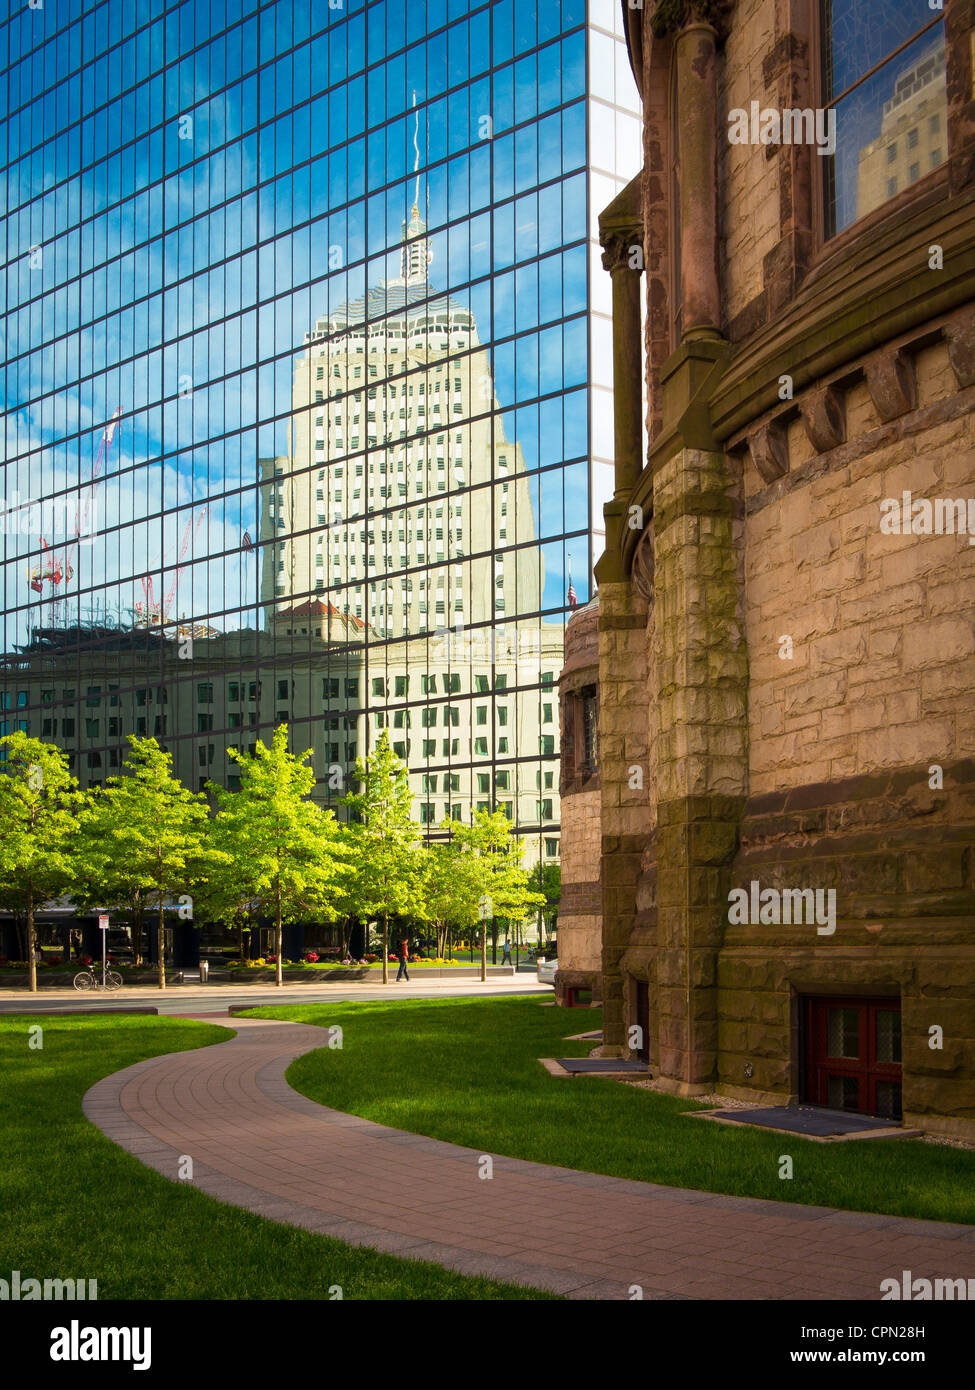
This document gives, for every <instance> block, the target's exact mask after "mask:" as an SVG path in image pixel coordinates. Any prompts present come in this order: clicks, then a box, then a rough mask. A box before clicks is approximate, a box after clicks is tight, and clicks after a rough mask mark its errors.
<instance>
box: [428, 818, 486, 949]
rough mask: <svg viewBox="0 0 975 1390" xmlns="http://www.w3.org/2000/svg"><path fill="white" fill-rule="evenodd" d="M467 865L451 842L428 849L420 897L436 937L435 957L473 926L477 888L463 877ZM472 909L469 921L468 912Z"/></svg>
mask: <svg viewBox="0 0 975 1390" xmlns="http://www.w3.org/2000/svg"><path fill="white" fill-rule="evenodd" d="M467 867H468V865H467V861H466V859H464V858H462V856H461V852H460V847H459V845H458V844H457V843H456V842H455V841H448V842H447V843H446V844H435V845H431V846H430V849H429V857H428V859H427V862H426V870H427V872H426V879H425V888H424V896H425V898H426V910H427V914H428V916H429V919H430V922H431V923H432V925H433V929H434V931H435V933H436V937H437V955H438V957H441V958H442V957H444V956H446V954H447V947H448V943H449V942H450V941H451V939H452V937H453V934H454V933H455V932H456V931H457V930H458V929H459V928H460V927H462V926H464V925H470V926H473V925H474V924H476V922H477V912H476V903H477V897H478V894H477V888H476V885H475V884H474V883H473V881H469V879H470V875H469V874H467V873H466V870H467ZM472 902H473V903H474V905H475V911H474V914H473V917H471V914H470V911H469V908H470V905H471V903H472Z"/></svg>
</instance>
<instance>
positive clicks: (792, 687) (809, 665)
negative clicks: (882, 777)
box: [745, 344, 975, 795]
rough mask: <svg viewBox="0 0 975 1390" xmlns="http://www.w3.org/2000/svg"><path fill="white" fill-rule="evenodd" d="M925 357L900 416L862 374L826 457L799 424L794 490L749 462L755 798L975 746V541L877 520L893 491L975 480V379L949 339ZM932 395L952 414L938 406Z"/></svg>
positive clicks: (924, 491)
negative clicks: (960, 368) (960, 385)
mask: <svg viewBox="0 0 975 1390" xmlns="http://www.w3.org/2000/svg"><path fill="white" fill-rule="evenodd" d="M916 365H917V383H918V407H917V410H915V411H912V412H910V413H909V414H906V415H904V416H901V417H900V418H899V419H898V420H895V421H893V422H890V423H888V424H884V423H883V421H881V419H880V417H879V416H878V415H877V412H876V409H875V407H874V406H873V404H872V402H871V399H870V396H869V393H868V391H867V389H866V387H865V386H858V387H855V388H854V389H853V390H851V391H850V393H849V394H848V397H847V402H846V410H847V437H848V440H849V442H848V443H847V444H843V445H841V446H840V447H839V448H837V449H834V450H832V451H831V452H830V453H827V454H823V455H821V456H819V457H818V458H816V457H815V456H814V454H813V449H812V446H811V445H810V444H809V441H808V439H807V437H806V435H805V432H804V431H803V430H802V427H801V424H798V425H797V426H795V427H794V428H793V431H792V432H791V436H790V440H789V444H790V451H792V452H791V465H790V474H789V482H790V483H791V484H792V486H791V487H790V489H789V490H788V491H786V490H784V489H783V488H782V486H781V485H779V484H773V486H771V487H766V486H765V485H764V484H763V483H762V480H761V479H760V478H759V477H758V474H757V473H756V472H755V471H754V469H753V468H752V466H751V463H750V462H747V463H746V468H745V488H746V497H747V508H748V520H747V559H746V600H747V624H748V645H749V657H750V665H751V687H750V704H749V718H750V726H751V758H750V769H749V771H750V791H751V793H752V795H758V794H761V793H763V792H770V791H776V790H782V789H784V788H786V787H789V786H793V785H795V784H797V783H810V782H823V781H827V780H831V779H834V778H843V777H850V776H855V775H857V774H872V773H874V772H877V771H878V770H881V769H888V768H902V767H910V766H915V765H917V766H920V765H921V764H922V763H934V762H937V763H941V764H944V765H948V764H950V763H952V762H954V761H955V760H957V759H959V758H965V757H971V756H973V755H975V546H970V545H969V544H968V543H967V541H968V538H967V536H950V535H949V536H915V535H906V536H905V535H884V534H882V533H881V530H880V521H881V502H882V501H883V499H885V498H897V499H900V498H901V495H902V493H903V492H904V491H905V490H908V491H910V492H911V493H912V494H913V495H914V496H915V497H928V498H933V497H960V496H965V497H967V496H970V495H971V494H972V488H973V484H975V388H968V390H967V391H965V392H958V389H957V384H956V382H955V380H954V377H953V375H952V372H951V370H950V367H949V365H948V359H947V352H946V349H945V347H944V345H943V344H939V345H938V346H936V347H934V348H931V349H929V350H927V351H925V352H923V353H922V354H920V355H919V357H918V358H917V359H916ZM938 403H947V404H950V406H951V416H952V418H948V419H945V420H942V421H937V420H932V419H931V418H930V417H931V415H932V413H933V412H935V411H936V407H937V405H938ZM804 467H805V476H803V469H804ZM784 576H788V580H787V582H785V581H784ZM783 637H790V638H791V639H792V653H793V654H792V656H791V657H786V658H783V657H780V655H779V650H780V645H781V643H780V639H781V638H783Z"/></svg>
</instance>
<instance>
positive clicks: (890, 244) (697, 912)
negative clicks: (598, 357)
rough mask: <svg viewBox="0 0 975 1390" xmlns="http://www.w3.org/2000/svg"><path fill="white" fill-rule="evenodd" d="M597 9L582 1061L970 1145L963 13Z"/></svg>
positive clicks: (847, 6) (972, 740)
mask: <svg viewBox="0 0 975 1390" xmlns="http://www.w3.org/2000/svg"><path fill="white" fill-rule="evenodd" d="M622 4H623V9H624V13H625V16H626V23H627V29H628V40H629V46H630V57H631V62H632V65H633V70H634V74H635V76H636V79H637V84H638V87H639V89H640V93H641V97H642V101H643V117H644V156H645V162H644V168H643V171H642V174H641V176H640V177H639V178H637V179H635V180H634V181H633V182H632V183H631V184H630V185H629V186H628V187H627V188H626V189H625V190H624V192H623V193H622V194H620V195H619V196H618V197H617V198H616V200H615V201H614V202H613V203H612V204H611V205H610V206H609V207H608V208H606V209H605V210H604V212H603V214H602V217H601V219H600V228H601V240H602V244H603V247H604V251H605V254H604V265H605V266H606V269H607V270H608V271H609V272H610V274H611V276H612V283H613V308H614V373H615V402H616V403H615V411H616V419H615V468H616V484H615V495H614V497H613V500H612V502H611V503H609V504H608V506H607V507H606V512H605V514H606V528H607V544H606V552H605V554H604V555H603V557H602V558H601V560H600V562H599V564H598V566H597V578H598V582H599V604H598V679H593V677H592V673H591V671H590V672H589V673H587V672H586V671H585V670H582V669H581V668H579V671H580V672H581V674H578V675H574V674H573V672H572V670H571V669H569V670H568V672H567V675H566V677H564V678H563V687H562V689H563V698H564V700H567V701H569V702H570V703H571V702H574V703H575V706H576V709H577V712H578V711H579V710H581V705H580V701H581V700H582V698H583V696H582V692H583V687H585V688H586V690H587V691H588V695H589V697H590V698H595V697H596V696H597V687H598V775H596V776H592V777H591V778H590V781H589V782H588V784H587V785H586V786H585V788H584V782H585V777H586V776H588V775H589V774H588V773H587V772H586V770H585V768H584V766H583V764H580V763H579V762H578V734H576V735H574V736H573V738H574V740H575V741H574V742H573V743H572V747H571V749H570V748H567V747H564V749H563V754H564V757H566V758H568V759H569V761H568V762H567V764H566V768H565V769H564V772H563V777H564V778H565V779H566V780H567V784H568V785H567V786H566V788H565V790H568V791H569V800H570V801H571V800H573V799H574V796H573V793H574V792H575V793H576V794H577V795H588V796H591V795H592V793H593V791H594V789H595V787H596V786H597V785H598V796H599V835H600V851H599V864H598V866H597V865H596V864H595V863H594V862H590V863H589V864H588V866H587V865H586V864H585V863H583V862H582V861H584V860H585V858H586V854H585V852H583V853H582V854H581V855H577V856H576V863H575V866H574V868H573V870H572V878H573V881H574V882H575V883H576V884H581V883H583V882H585V883H589V884H590V885H591V884H592V883H593V882H597V881H598V883H599V886H600V887H599V892H600V901H601V936H602V990H603V996H604V1000H605V1030H606V1032H605V1040H606V1047H607V1049H608V1050H609V1051H610V1052H612V1053H614V1054H617V1055H618V1054H620V1053H622V1054H624V1055H632V1054H634V1053H637V1052H641V1053H643V1055H645V1056H646V1057H647V1059H648V1060H649V1063H650V1066H651V1069H652V1070H653V1072H654V1074H655V1075H656V1076H657V1077H658V1078H659V1080H660V1081H661V1082H662V1083H663V1084H664V1085H665V1086H666V1087H668V1088H670V1089H672V1090H674V1091H675V1092H678V1093H680V1094H686V1095H693V1094H695V1093H701V1092H703V1091H706V1090H712V1089H714V1088H715V1087H716V1086H718V1087H720V1089H721V1090H722V1091H723V1092H724V1093H725V1094H731V1095H738V1096H741V1097H742V1098H744V1099H754V1100H757V1101H763V1102H771V1103H782V1102H785V1101H786V1100H789V1099H800V1100H806V1101H811V1102H814V1103H819V1104H824V1105H827V1106H830V1107H833V1108H842V1109H850V1110H854V1111H860V1112H864V1113H872V1114H877V1115H884V1116H887V1117H891V1118H895V1119H896V1118H899V1117H901V1116H903V1118H904V1120H905V1121H906V1122H909V1123H915V1124H919V1125H923V1126H924V1127H925V1128H928V1129H931V1130H939V1131H941V1132H944V1133H947V1134H955V1135H960V1136H969V1137H971V1136H975V544H973V542H975V414H973V408H975V86H973V60H975V59H973V55H975V39H973V29H975V0H944V7H943V9H933V8H931V7H929V6H928V5H925V4H921V3H913V0H889V3H888V4H887V5H885V6H881V7H877V6H872V5H866V4H864V3H863V0H738V2H737V3H735V0H657V3H656V4H654V3H653V0H644V5H643V7H642V8H638V7H631V4H630V3H629V0H622ZM888 162H889V167H890V169H891V170H892V171H894V172H891V173H890V175H889V177H887V176H886V175H885V174H884V173H882V172H881V164H882V165H883V168H884V169H886V167H887V164H888ZM570 631H571V629H570ZM583 665H584V663H583ZM570 666H571V660H570ZM567 736H568V735H567ZM583 748H584V745H583ZM570 755H571V756H570ZM583 762H584V760H583ZM582 819H583V818H582V817H576V818H575V820H574V821H573V820H572V819H571V818H570V815H569V814H567V816H566V823H565V828H564V831H563V854H564V857H565V861H566V863H567V864H569V863H570V862H571V861H572V856H573V849H572V846H571V844H570V843H569V841H570V837H571V835H572V834H573V831H572V828H571V827H572V825H573V824H575V825H576V826H578V824H579V822H580V821H581V820H582ZM591 853H594V851H592V852H591ZM578 897H579V902H580V903H581V904H584V903H585V902H586V901H589V900H590V899H586V898H584V896H583V895H578ZM585 915H586V913H584V912H581V911H579V912H578V913H577V916H579V917H582V916H585ZM589 915H590V916H591V915H592V914H591V913H590V914H589ZM570 917H571V914H570ZM563 921H565V918H563ZM560 925H561V923H560ZM580 939H581V938H580ZM562 963H563V962H561V961H560V965H561V964H562Z"/></svg>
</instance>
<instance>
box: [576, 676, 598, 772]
mask: <svg viewBox="0 0 975 1390" xmlns="http://www.w3.org/2000/svg"><path fill="white" fill-rule="evenodd" d="M575 700H576V718H575V719H574V720H573V723H574V725H575V766H576V771H577V772H578V773H579V774H580V775H581V776H583V777H591V776H592V774H593V773H594V772H595V771H596V769H597V768H598V766H599V692H598V690H597V688H596V686H595V685H584V686H583V687H582V689H581V690H579V691H578V692H577V694H576V696H575Z"/></svg>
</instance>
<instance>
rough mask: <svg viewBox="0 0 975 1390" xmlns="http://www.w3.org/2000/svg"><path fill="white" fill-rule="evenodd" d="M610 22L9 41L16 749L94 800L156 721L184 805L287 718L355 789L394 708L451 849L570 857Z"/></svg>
mask: <svg viewBox="0 0 975 1390" xmlns="http://www.w3.org/2000/svg"><path fill="white" fill-rule="evenodd" d="M597 8H598V7H597ZM608 14H609V11H607V15H608ZM607 23H608V25H609V28H608V32H610V33H613V28H614V23H615V27H616V28H617V29H618V20H617V21H611V20H608V21H607ZM589 39H590V28H589V21H587V14H586V7H585V4H584V0H561V3H559V0H554V2H553V3H547V4H545V5H540V6H526V5H522V4H516V3H514V0H501V2H500V3H493V4H481V5H477V4H474V3H469V4H468V3H453V2H452V3H447V0H427V3H422V0H417V2H416V3H414V0H410V3H409V4H408V5H404V4H403V3H401V0H399V2H398V3H385V0H381V2H380V3H370V4H364V3H361V0H359V3H356V0H347V3H345V4H344V5H343V6H342V7H340V8H331V7H330V6H328V5H326V4H324V3H318V2H317V0H298V2H297V3H295V0H281V3H278V4H263V5H260V6H258V5H255V4H251V3H247V0H211V3H206V0H203V2H202V3H201V2H200V0H194V3H185V4H182V5H173V6H166V5H164V4H163V3H161V0H160V2H159V3H154V0H143V3H137V4H132V3H123V2H122V0H106V2H105V3H102V4H94V3H81V0H61V2H60V3H59V4H58V5H51V6H47V7H45V8H44V9H39V10H31V9H29V8H27V7H24V8H23V9H21V10H19V11H18V12H17V13H16V14H14V15H12V16H10V17H9V18H8V19H7V20H6V22H5V23H4V24H3V25H2V26H0V53H2V55H3V58H4V63H5V71H4V76H3V83H4V92H3V94H4V97H5V110H6V112H7V118H6V121H5V122H4V126H3V137H2V139H3V143H2V146H0V156H2V163H3V178H4V196H5V201H6V207H7V210H8V215H7V219H6V222H5V225H4V230H3V236H4V238H5V244H4V257H5V269H4V274H3V293H4V296H5V303H4V309H5V313H6V315H7V341H6V362H5V367H4V379H3V390H4V410H5V417H4V428H5V433H4V440H3V449H4V453H3V475H4V476H3V498H4V513H3V528H2V536H0V544H2V552H0V553H2V573H0V584H2V608H3V619H2V621H3V633H2V652H3V657H2V660H3V669H2V672H0V706H2V707H0V732H9V731H11V730H13V729H15V728H24V729H27V730H29V731H30V733H31V734H34V735H37V736H40V737H43V738H49V739H51V740H53V741H55V742H57V743H59V744H60V745H61V746H62V747H64V748H65V749H66V750H67V751H68V752H69V753H70V755H71V759H72V764H73V769H74V771H75V773H76V774H77V775H78V776H79V777H80V779H81V781H82V783H83V784H85V785H93V784H98V783H100V782H103V781H104V778H105V777H106V776H108V775H110V774H111V773H112V772H113V771H114V770H116V769H117V767H118V766H119V763H120V761H121V758H122V757H123V756H124V752H125V748H126V742H125V739H126V735H128V734H129V733H138V734H149V735H155V736H156V737H157V738H159V740H160V741H161V742H162V743H163V744H164V745H165V746H166V747H167V748H169V749H170V751H171V752H172V753H173V755H174V760H175V764H176V769H177V771H178V772H179V774H180V775H181V776H182V777H183V779H184V781H186V783H187V784H188V785H190V786H191V787H193V788H194V789H197V788H202V787H203V786H204V784H205V783H206V782H207V780H208V779H211V778H212V779H213V780H215V781H217V782H220V783H224V784H226V785H231V786H233V785H234V764H233V762H232V760H230V759H229V758H228V749H230V748H232V747H244V748H248V747H251V746H253V744H254V743H255V741H256V740H257V739H258V738H263V739H264V740H268V739H269V738H270V735H271V732H272V730H273V727H274V726H275V724H277V723H279V722H281V721H286V722H287V723H288V724H289V725H290V726H291V729H292V747H293V748H295V749H298V750H301V749H304V748H311V749H313V750H314V766H315V770H316V777H317V781H318V793H317V794H318V795H319V796H320V797H321V798H322V800H323V801H331V802H333V803H334V802H335V801H336V800H337V798H338V797H339V796H341V795H342V794H343V793H344V791H345V790H347V788H348V782H349V773H350V772H351V769H352V767H353V765H354V762H355V759H356V757H357V756H364V755H366V754H367V753H368V752H369V751H370V749H371V748H372V747H374V746H375V742H376V739H377V738H378V736H379V734H380V733H381V731H382V730H383V729H388V731H389V737H390V741H391V743H392V744H393V747H394V748H395V749H396V751H397V752H398V753H400V755H401V756H402V757H403V758H404V759H405V760H406V762H407V764H408V766H409V768H410V772H411V779H412V783H413V789H414V792H415V795H416V815H417V818H418V819H420V820H421V821H422V822H423V823H424V824H426V825H428V826H429V827H430V831H431V833H437V832H438V827H439V826H440V824H441V822H442V821H443V820H444V819H445V818H449V817H453V818H457V819H463V820H466V819H468V817H469V816H470V814H471V812H472V810H475V809H477V808H479V807H492V808H493V807H501V808H502V809H504V810H505V811H506V812H507V813H508V814H509V815H510V816H511V817H512V819H513V820H515V821H516V823H517V826H518V829H519V832H520V833H522V834H523V835H524V836H525V838H526V850H527V851H528V852H527V854H526V859H527V860H528V861H529V862H531V861H533V860H535V859H537V858H539V857H541V858H543V859H549V860H551V859H555V858H556V857H557V855H558V780H559V778H558V754H559V738H558V725H557V719H558V699H557V689H556V682H557V679H558V674H559V670H560V667H561V663H562V639H563V633H564V626H565V622H566V618H567V611H568V605H569V588H570V573H569V560H568V557H569V555H570V554H571V556H572V570H571V586H572V589H573V591H574V595H575V596H577V598H578V601H579V602H580V603H584V602H585V601H586V600H587V598H588V597H589V591H590V575H591V566H592V560H593V556H592V553H591V550H592V546H591V534H590V532H591V526H590V521H591V517H590V505H591V498H590V453H591V450H590V437H589V435H590V428H589V426H590V395H589V377H590V373H589V335H590V328H591V324H590V295H591V274H592V271H591V268H590V255H589V246H588V239H589V235H590V228H589V217H590V213H591V205H590V204H591V200H590V190H589V172H588V167H587V160H588V153H587V149H588V140H587V131H588V124H587V70H588V69H587V55H588V52H589ZM612 42H614V43H615V44H616V45H617V46H618V47H620V48H622V45H621V36H620V35H619V34H618V33H616V34H614V36H613V39H612ZM604 162H605V158H604ZM635 171H636V169H635V167H634V168H633V169H631V170H629V171H628V174H627V177H629V176H632V173H634V172H635Z"/></svg>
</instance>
